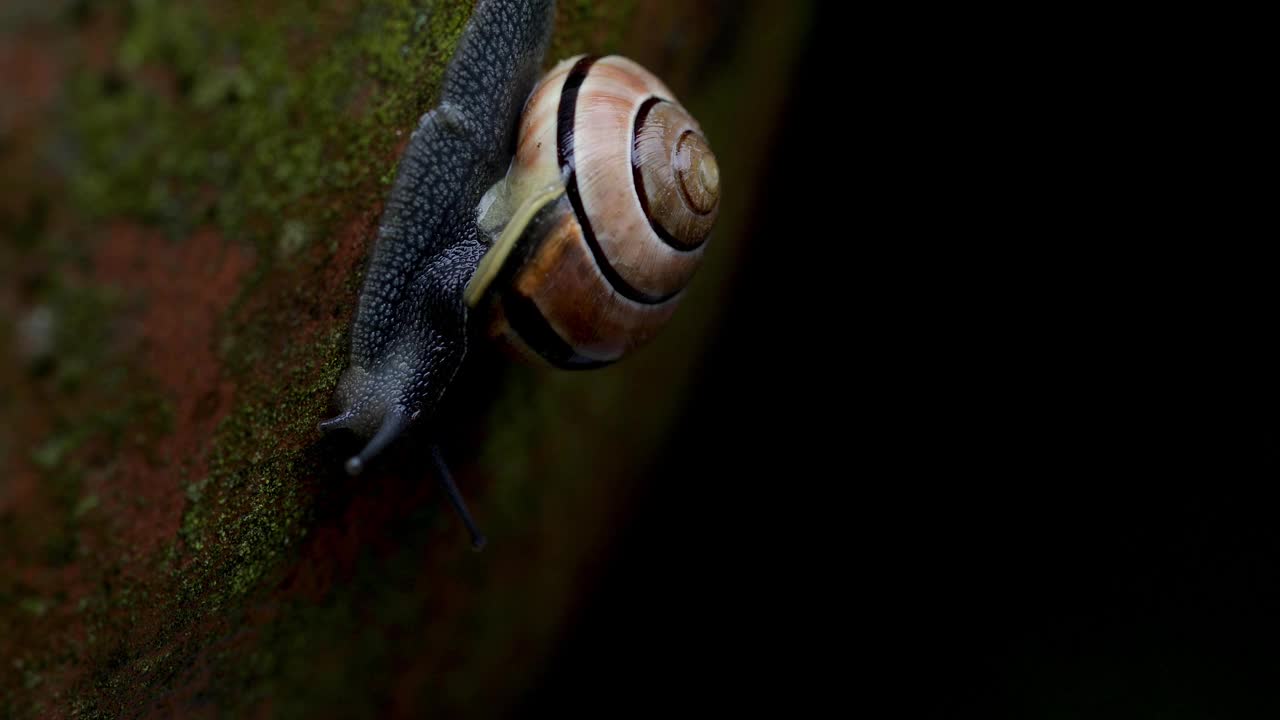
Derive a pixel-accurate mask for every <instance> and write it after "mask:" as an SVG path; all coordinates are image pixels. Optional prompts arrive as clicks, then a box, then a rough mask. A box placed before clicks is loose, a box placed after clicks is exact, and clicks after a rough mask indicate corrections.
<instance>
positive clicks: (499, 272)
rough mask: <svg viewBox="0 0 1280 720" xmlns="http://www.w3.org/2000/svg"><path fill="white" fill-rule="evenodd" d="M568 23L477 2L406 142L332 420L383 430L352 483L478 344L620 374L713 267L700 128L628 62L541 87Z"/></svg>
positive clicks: (328, 424)
mask: <svg viewBox="0 0 1280 720" xmlns="http://www.w3.org/2000/svg"><path fill="white" fill-rule="evenodd" d="M554 12H555V7H554V2H553V1H552V0H480V2H478V3H477V6H476V9H475V11H474V13H473V14H472V17H471V19H470V20H469V21H468V24H467V28H466V30H464V32H463V36H462V38H461V40H460V41H459V46H458V50H457V52H456V53H455V55H454V58H453V60H452V61H451V63H450V66H449V68H448V70H447V71H446V73H445V79H444V86H443V90H442V93H441V99H440V103H439V105H438V106H437V107H436V108H435V109H433V110H431V111H430V112H428V113H427V114H426V115H424V116H423V118H422V120H421V121H420V123H419V125H418V128H417V129H416V130H415V131H414V133H413V135H412V137H411V138H410V141H409V146H408V148H407V150H406V151H405V155H404V158H403V159H402V160H401V163H400V168H399V170H398V173H397V176H396V180H395V183H394V185H393V187H392V190H391V194H390V197H389V198H388V200H387V205H386V209H385V210H384V214H383V218H382V221H381V223H380V225H379V230H378V238H377V240H376V242H375V245H374V249H373V252H372V255H371V258H370V261H369V267H368V271H367V274H366V277H365V284H364V287H363V288H362V290H361V294H360V301H359V309H358V311H357V314H356V319H355V323H354V325H353V328H352V333H351V356H350V363H349V365H348V367H347V369H346V371H345V372H344V374H343V376H342V378H341V380H340V381H339V383H338V389H337V392H336V394H335V401H336V404H337V405H338V406H339V407H340V413H339V414H338V415H337V416H336V417H334V418H332V419H330V420H326V421H324V422H322V423H321V428H322V429H326V430H329V429H335V428H347V429H350V430H352V431H354V432H356V433H358V434H361V435H364V436H366V437H371V439H370V440H369V441H368V444H367V445H366V446H365V447H364V449H363V450H361V451H360V453H359V454H358V455H356V456H355V457H352V458H351V459H350V460H348V461H347V464H346V468H347V471H348V472H350V473H351V474H356V473H358V472H360V471H361V469H362V468H363V467H364V465H365V464H366V463H367V462H368V460H369V459H370V458H371V457H373V456H374V455H376V454H377V453H378V452H380V451H381V450H382V449H383V448H384V447H385V446H386V445H387V444H389V443H390V442H391V441H392V440H394V439H395V438H396V437H397V436H399V435H400V434H401V433H402V432H403V431H404V430H405V429H406V428H407V427H408V425H409V424H410V423H411V422H412V421H413V420H415V419H416V418H418V417H420V416H421V415H423V414H424V413H426V414H427V415H428V416H429V415H430V414H431V413H432V412H433V411H434V410H435V408H436V407H437V406H438V404H439V402H440V399H441V398H442V396H443V395H444V393H445V391H446V390H447V389H448V386H449V384H450V383H451V381H452V379H453V377H454V376H455V375H456V374H457V372H458V370H459V369H460V367H461V365H462V362H463V359H464V358H465V356H466V351H467V343H468V339H469V335H470V334H473V333H474V334H477V335H488V336H489V337H491V338H494V339H496V340H498V341H499V342H501V343H503V344H505V345H506V346H507V347H508V348H510V349H512V350H514V351H515V352H516V353H517V354H519V355H521V356H522V357H525V358H528V359H530V360H533V361H535V362H540V363H549V364H551V365H554V366H557V367H561V368H570V369H582V368H591V367H599V366H602V365H607V364H609V363H612V362H615V361H617V360H618V359H620V358H621V357H623V356H624V355H625V354H626V353H627V352H630V351H631V350H634V349H635V348H637V347H639V346H641V345H643V344H644V343H645V342H647V341H648V340H650V339H651V338H652V337H653V336H654V334H655V333H656V332H657V331H658V329H659V328H660V327H661V326H662V325H663V324H664V323H665V322H666V321H667V320H668V319H669V318H670V316H671V314H672V313H673V312H674V310H675V308H676V306H677V304H678V303H679V300H680V297H681V294H682V293H683V290H684V288H685V287H686V285H687V284H688V282H689V280H690V279H691V277H692V275H693V273H694V271H695V269H696V268H697V265H698V263H699V262H700V260H701V258H702V254H703V251H704V244H705V241H706V238H707V236H708V234H709V233H710V231H711V228H712V225H713V224H714V222H715V217H716V212H717V210H718V205H719V169H718V166H717V165H716V162H715V158H714V156H713V155H712V153H711V150H710V147H709V145H708V144H707V141H706V139H705V137H704V136H703V134H702V131H701V129H700V128H699V127H698V125H697V123H696V122H695V121H694V120H693V118H692V117H690V116H689V114H688V113H687V112H686V111H685V110H684V109H683V108H682V107H681V106H680V105H679V103H678V102H677V101H676V100H675V97H674V95H673V94H672V93H671V92H670V90H668V89H667V88H666V87H665V86H664V85H663V84H662V83H661V81H659V80H658V79H657V78H656V77H654V76H653V75H652V74H650V73H649V72H648V71H646V70H645V69H643V68H642V67H640V66H639V65H637V64H636V63H634V62H632V61H630V60H627V59H625V58H621V57H616V56H611V57H606V58H594V57H588V56H579V57H574V58H569V59H567V60H564V61H563V62H561V63H559V64H557V65H556V66H555V67H554V68H553V69H552V70H551V71H550V72H549V73H547V74H546V75H544V76H543V77H542V79H541V80H540V81H539V79H538V70H539V68H540V65H541V62H542V57H543V55H544V53H545V49H546V46H547V43H548V39H549V36H550V30H551V26H552V21H553V18H554ZM522 110H523V112H522ZM432 457H433V460H434V461H435V463H436V466H437V469H438V471H439V473H440V474H441V479H442V480H443V481H444V482H445V485H446V489H448V490H449V492H450V498H451V500H452V501H453V502H454V505H455V507H457V509H458V510H459V512H460V513H461V514H462V516H463V518H464V520H466V521H467V524H468V526H469V527H470V528H471V529H472V533H473V537H474V538H475V541H476V544H477V545H479V544H480V543H481V542H482V538H481V537H480V536H479V533H478V532H476V530H475V528H474V525H473V523H471V521H470V517H469V515H468V514H467V512H466V508H465V504H463V503H462V501H461V497H460V495H459V494H458V493H457V489H456V487H455V486H454V485H453V483H452V480H450V479H449V478H448V472H447V468H446V467H445V466H444V463H443V460H442V459H441V458H440V454H439V450H438V448H433V451H432Z"/></svg>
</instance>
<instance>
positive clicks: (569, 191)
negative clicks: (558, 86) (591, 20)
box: [556, 56, 679, 305]
mask: <svg viewBox="0 0 1280 720" xmlns="http://www.w3.org/2000/svg"><path fill="white" fill-rule="evenodd" d="M597 59H598V58H595V57H592V56H587V57H584V58H582V59H581V60H579V61H578V62H576V63H574V65H573V69H572V70H570V71H569V74H568V75H567V76H566V77H565V79H564V89H563V90H561V91H560V106H559V108H558V109H557V111H556V157H557V159H559V161H560V170H561V171H562V172H563V171H565V170H568V171H569V172H568V176H569V177H568V181H567V183H566V187H565V194H566V195H568V196H569V203H570V204H571V205H573V212H574V214H575V215H576V216H577V217H578V223H579V224H580V225H581V226H582V237H583V239H584V240H586V241H587V247H589V248H590V249H591V256H592V257H593V258H595V261H596V266H597V267H599V268H600V273H601V274H602V275H604V277H605V279H606V280H608V281H609V284H610V285H612V286H613V289H614V290H616V291H617V292H618V294H619V295H621V296H623V297H625V298H627V299H628V300H632V301H635V302H638V303H642V304H644V305H657V304H659V303H664V302H666V301H667V300H670V299H671V298H673V297H675V296H676V293H678V292H679V290H677V291H675V292H672V293H668V294H666V295H650V294H649V293H646V292H644V291H642V290H639V289H637V288H635V287H634V286H632V285H631V283H629V282H627V281H626V279H625V278H623V277H622V275H620V274H618V271H617V270H616V269H614V267H613V264H612V263H610V262H609V258H608V256H606V255H605V254H604V250H603V249H602V248H601V247H600V242H599V241H598V240H596V232H595V229H593V228H592V227H591V219H590V218H589V217H587V212H586V210H585V209H584V208H583V206H582V196H581V195H580V194H579V193H578V172H577V170H576V169H575V166H574V155H573V142H574V138H573V136H574V132H573V130H574V122H575V120H576V119H577V111H578V91H579V90H581V89H582V83H584V82H586V80H587V74H588V73H590V72H591V66H592V65H593V64H595V61H596V60H597ZM633 152H634V150H633Z"/></svg>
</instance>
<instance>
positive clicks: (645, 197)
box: [631, 95, 706, 252]
mask: <svg viewBox="0 0 1280 720" xmlns="http://www.w3.org/2000/svg"><path fill="white" fill-rule="evenodd" d="M665 102H671V101H670V100H667V99H666V98H660V97H658V96H656V95H655V96H653V97H651V98H649V99H648V100H645V101H644V104H643V105H641V106H640V112H638V113H636V123H635V126H634V127H633V128H631V177H632V178H633V179H634V182H633V183H632V184H633V186H634V187H635V191H636V197H637V198H638V199H639V200H640V207H641V208H642V209H643V210H644V216H645V218H646V219H648V220H649V227H651V228H653V232H654V234H655V235H657V236H658V237H660V238H662V242H664V243H666V244H667V245H668V246H670V248H671V249H672V250H678V251H680V252H693V251H694V250H697V249H698V248H700V247H702V243H703V242H704V241H705V240H706V238H703V239H702V240H699V241H698V242H696V243H694V244H692V245H690V244H689V243H684V242H681V241H679V240H677V239H676V237H675V236H674V235H672V234H671V233H670V232H668V231H667V229H666V228H665V227H663V226H662V223H660V222H658V219H657V218H655V217H654V216H653V211H651V210H650V209H649V193H648V191H647V190H645V187H644V178H643V177H642V176H641V175H640V158H638V157H636V143H638V142H639V141H640V130H641V128H643V127H644V121H645V120H646V119H648V117H649V111H650V110H652V109H653V106H654V105H657V104H658V103H665ZM691 132H693V131H692V130H686V131H685V134H688V133H691ZM680 138H681V139H684V135H681V136H680ZM673 169H674V168H673ZM676 185H680V183H679V182H676ZM680 194H681V196H683V197H684V200H685V204H686V205H688V206H689V207H693V203H692V202H690V201H689V197H688V196H687V195H686V194H685V192H684V188H683V187H681V188H680ZM703 214H705V213H703Z"/></svg>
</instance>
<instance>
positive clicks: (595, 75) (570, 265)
mask: <svg viewBox="0 0 1280 720" xmlns="http://www.w3.org/2000/svg"><path fill="white" fill-rule="evenodd" d="M719 203H720V171H719V167H718V166H717V165H716V160H715V156H714V154H712V152H711V148H710V145H709V144H708V143H707V140H706V137H705V136H704V135H703V133H702V129H701V128H700V127H699V126H698V123H697V122H696V121H695V120H694V119H693V117H692V116H690V115H689V113H688V111H686V110H685V109H684V108H683V107H682V106H681V105H680V104H679V102H678V101H677V100H676V99H675V96H674V94H672V92H671V91H670V90H669V89H667V87H666V86H665V85H663V84H662V82H661V81H659V80H658V79H657V78H656V77H654V76H653V75H652V74H651V73H649V72H648V71H647V70H645V69H644V68H642V67H641V66H640V65H638V64H636V63H635V62H632V61H631V60H628V59H626V58H623V57H618V56H610V57H605V58H599V59H598V58H594V57H589V56H578V57H574V58H569V59H568V60H565V61H563V62H561V63H559V64H558V65H557V66H556V67H555V68H553V69H552V70H551V71H550V72H549V73H547V75H546V76H544V78H543V79H542V81H541V82H540V83H539V84H538V85H537V87H536V88H535V89H534V91H533V93H532V94H531V95H530V96H529V99H528V101H527V103H526V105H525V111H524V114H523V115H522V117H521V121H520V124H519V129H518V140H517V149H516V153H515V156H514V158H513V160H512V163H511V167H510V169H509V171H508V173H507V176H506V177H505V178H504V179H503V180H502V181H500V182H498V183H497V184H496V185H494V186H493V187H492V188H491V189H490V190H489V192H487V193H486V194H485V196H484V198H483V199H482V200H481V203H480V206H479V208H478V211H479V216H480V227H481V230H482V231H483V232H485V233H487V234H489V235H490V237H494V238H496V239H495V240H494V242H493V246H492V247H491V248H490V249H489V251H488V252H487V253H486V254H485V256H484V258H483V259H482V260H481V262H480V266H479V268H478V269H477V271H476V273H475V275H474V276H473V277H472V279H471V280H470V282H469V283H468V285H467V288H466V294H465V299H466V302H467V304H468V305H469V306H470V307H472V308H479V309H480V310H481V314H482V317H483V318H486V319H487V324H486V327H487V329H488V332H489V334H490V335H491V336H493V337H495V338H497V339H499V340H500V341H503V342H505V343H506V344H507V345H508V346H509V347H510V348H511V349H514V350H515V351H516V352H517V353H518V354H520V355H522V356H525V357H528V358H531V359H535V360H538V359H540V360H542V361H545V362H549V363H551V364H552V365H555V366H558V367H563V368H589V367H598V366H601V365H606V364H609V363H611V362H614V361H616V360H618V359H619V358H621V357H622V356H623V355H625V354H626V353H627V352H629V351H631V350H634V349H635V348H637V347H639V346H641V345H643V344H644V343H645V342H647V341H648V340H650V339H651V338H652V337H653V336H654V334H655V333H656V332H657V331H658V330H659V329H660V328H661V326H662V325H663V324H664V323H665V322H666V321H667V320H668V319H669V318H670V317H671V314H672V313H673V312H674V311H675V309H676V306H677V305H678V303H679V301H680V297H681V295H682V293H683V291H684V289H685V287H686V286H687V285H688V283H689V281H690V280H691V279H692V277H693V274H694V271H695V270H696V269H697V266H698V264H699V262H700V261H701V260H702V255H703V251H704V249H705V243H706V240H707V236H708V235H709V234H710V233H711V229H712V227H713V226H714V224H715V220H716V215H717V212H718V210H719Z"/></svg>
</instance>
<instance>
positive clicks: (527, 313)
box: [502, 292, 612, 370]
mask: <svg viewBox="0 0 1280 720" xmlns="http://www.w3.org/2000/svg"><path fill="white" fill-rule="evenodd" d="M502 303H503V306H504V308H505V309H506V313H507V323H508V324H509V325H510V326H511V329H512V331H514V332H515V333H516V334H517V335H519V336H520V339H521V340H523V341H524V342H525V344H526V345H528V346H529V347H530V348H532V349H533V351H534V352H536V353H538V354H539V355H541V356H542V357H543V358H545V359H546V361H547V362H549V363H551V364H552V365H554V366H556V367H558V368H561V369H564V370H590V369H592V368H598V367H604V366H605V365H610V364H612V361H610V360H592V359H591V358H589V357H583V356H582V355H579V354H578V353H577V351H575V350H574V349H573V347H571V346H570V345H569V343H567V342H565V341H564V338H562V337H560V334H559V333H557V332H556V331H555V328H553V327H551V323H549V322H547V319H546V318H545V317H543V316H542V311H540V310H539V309H538V306H537V305H536V304H535V303H534V302H533V300H531V299H529V298H527V297H525V296H524V295H522V294H520V293H518V292H507V293H503V296H502Z"/></svg>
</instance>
